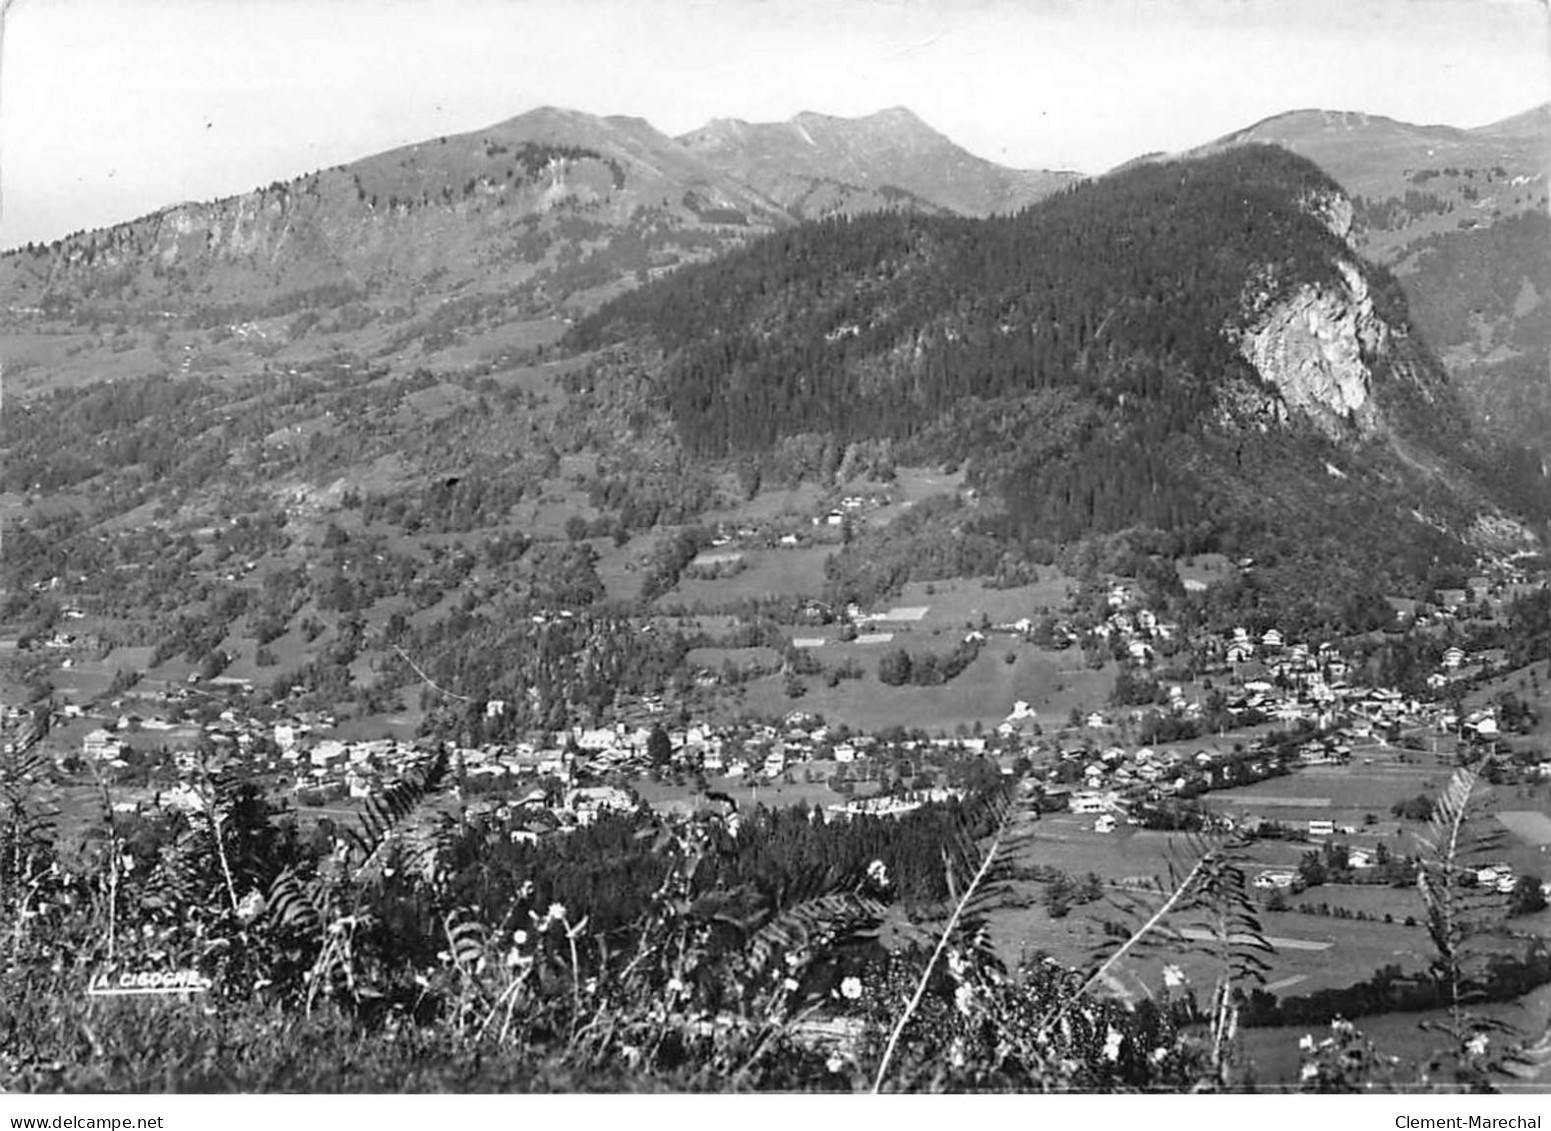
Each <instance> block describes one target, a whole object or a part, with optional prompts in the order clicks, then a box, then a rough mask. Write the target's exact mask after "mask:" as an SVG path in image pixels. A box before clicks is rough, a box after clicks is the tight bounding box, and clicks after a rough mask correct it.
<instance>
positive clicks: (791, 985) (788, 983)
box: [781, 978, 797, 994]
mask: <svg viewBox="0 0 1551 1131" xmlns="http://www.w3.org/2000/svg"><path fill="white" fill-rule="evenodd" d="M781 988H782V989H783V990H785V991H786V992H787V993H789V994H790V993H796V992H797V979H796V978H787V979H785V980H784V981H782V983H781Z"/></svg>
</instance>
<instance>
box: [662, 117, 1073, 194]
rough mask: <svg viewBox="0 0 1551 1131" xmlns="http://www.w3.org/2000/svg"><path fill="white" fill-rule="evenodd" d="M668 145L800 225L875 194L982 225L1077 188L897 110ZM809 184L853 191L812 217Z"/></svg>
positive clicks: (706, 135) (715, 129) (756, 125)
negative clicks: (990, 156)
mask: <svg viewBox="0 0 1551 1131" xmlns="http://www.w3.org/2000/svg"><path fill="white" fill-rule="evenodd" d="M678 140H679V141H680V142H682V143H683V144H684V145H685V146H686V147H687V148H689V149H691V150H693V151H694V152H696V153H699V154H700V155H701V156H703V157H704V158H705V159H706V160H707V161H709V162H711V163H712V164H714V165H715V166H716V167H718V168H719V169H722V170H723V171H725V172H727V173H729V174H730V175H732V176H735V177H737V178H739V179H740V180H743V181H745V182H746V183H748V184H750V185H753V186H754V187H755V188H757V189H759V190H760V191H762V192H764V193H766V194H767V195H769V196H771V197H772V198H773V199H776V200H779V201H782V202H783V203H786V204H787V205H788V206H789V207H793V209H794V212H796V214H798V215H799V216H802V217H803V218H808V219H811V218H814V217H816V216H818V215H825V214H828V213H830V212H837V211H839V212H847V211H852V212H854V211H863V210H870V209H869V194H870V193H875V192H877V191H879V190H885V189H896V190H903V191H904V192H906V193H909V194H911V195H912V196H914V197H917V198H919V199H921V200H924V201H926V202H928V203H930V204H932V205H934V206H936V207H938V208H942V209H946V210H948V211H951V212H956V213H959V214H961V215H970V216H985V215H990V214H992V213H995V212H1012V211H1016V210H1017V209H1019V208H1021V207H1024V206H1025V205H1027V204H1031V203H1033V202H1034V201H1035V200H1039V199H1042V198H1043V197H1045V196H1048V195H1049V194H1050V193H1052V192H1055V191H1058V190H1059V189H1061V188H1063V187H1065V186H1066V185H1068V184H1070V183H1072V182H1073V181H1075V180H1077V179H1079V176H1078V175H1077V174H1074V173H1069V172H1064V171H1051V170H1042V169H1032V170H1030V169H1010V168H1008V167H1006V166H1002V165H998V164H996V163H995V162H991V161H987V160H985V159H984V158H981V157H976V156H975V155H974V154H972V153H970V152H969V151H968V150H966V149H964V148H963V147H962V146H959V145H957V144H956V143H954V142H953V141H952V140H951V139H949V138H948V137H947V136H945V135H944V134H942V133H940V132H939V131H937V130H935V129H933V128H932V127H931V126H929V125H927V123H926V122H924V121H923V120H922V119H921V118H920V116H919V115H917V114H916V113H914V112H913V111H911V110H910V109H908V108H906V107H903V106H892V107H888V108H885V109H883V110H878V111H876V112H874V113H872V114H868V115H864V116H862V117H856V118H845V117H839V116H836V115H831V114H821V113H817V112H815V111H809V110H805V111H802V112H801V113H798V114H796V115H794V116H793V117H791V118H788V119H787V120H786V121H784V122H750V121H746V120H744V119H740V118H715V119H712V120H711V121H710V122H708V123H707V124H706V125H704V126H702V127H700V128H699V129H697V130H692V131H690V132H689V133H686V134H682V135H680V136H679V139H678ZM814 182H827V183H830V184H839V185H844V186H854V187H853V188H852V189H851V190H850V193H842V194H839V196H840V198H839V199H838V200H829V201H828V202H827V204H826V207H825V208H814V207H812V206H810V205H809V204H808V203H807V201H806V199H805V197H806V194H807V193H808V192H809V191H810V186H811V185H812V184H813V183H814ZM851 195H855V196H857V197H859V198H860V201H856V200H852V199H850V196H851Z"/></svg>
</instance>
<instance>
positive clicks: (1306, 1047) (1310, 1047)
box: [1298, 1033, 1314, 1052]
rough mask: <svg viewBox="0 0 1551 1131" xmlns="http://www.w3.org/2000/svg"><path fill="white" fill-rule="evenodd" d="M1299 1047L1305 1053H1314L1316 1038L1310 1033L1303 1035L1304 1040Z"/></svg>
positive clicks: (1299, 1043)
mask: <svg viewBox="0 0 1551 1131" xmlns="http://www.w3.org/2000/svg"><path fill="white" fill-rule="evenodd" d="M1298 1047H1299V1048H1300V1049H1302V1050H1303V1051H1304V1052H1313V1051H1314V1037H1313V1035H1312V1034H1310V1033H1305V1034H1303V1039H1302V1040H1300V1041H1299V1042H1298Z"/></svg>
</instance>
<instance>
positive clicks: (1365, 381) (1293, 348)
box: [1239, 260, 1390, 438]
mask: <svg viewBox="0 0 1551 1131" xmlns="http://www.w3.org/2000/svg"><path fill="white" fill-rule="evenodd" d="M1337 267H1338V268H1339V269H1340V273H1341V278H1342V285H1340V286H1338V287H1335V288H1327V287H1322V286H1317V285H1314V284H1304V285H1303V286H1301V287H1299V288H1298V289H1297V290H1296V291H1294V292H1293V293H1292V295H1290V296H1288V297H1286V298H1283V299H1280V300H1279V301H1276V302H1273V303H1270V304H1269V305H1268V306H1267V307H1266V309H1264V310H1263V311H1262V312H1260V314H1259V316H1258V317H1257V319H1256V320H1255V322H1254V323H1253V324H1252V325H1251V328H1250V329H1249V330H1248V331H1247V332H1245V333H1243V334H1242V335H1241V336H1240V338H1239V351H1240V353H1242V354H1243V356H1244V358H1245V360H1246V361H1248V362H1249V363H1250V365H1252V366H1253V367H1254V369H1255V372H1256V373H1257V374H1259V375H1260V378H1261V380H1263V381H1265V382H1266V383H1267V384H1268V385H1271V386H1273V387H1274V388H1275V389H1276V390H1277V391H1278V392H1279V393H1280V394H1281V399H1282V402H1283V403H1284V404H1285V405H1286V406H1287V408H1288V409H1290V410H1293V411H1295V412H1298V413H1301V414H1302V415H1303V416H1304V417H1306V418H1307V419H1308V420H1309V421H1311V422H1312V423H1313V424H1314V425H1315V426H1316V427H1317V428H1319V429H1320V430H1321V431H1322V432H1324V433H1325V434H1326V435H1328V436H1330V437H1332V438H1340V437H1343V436H1350V435H1354V434H1355V435H1357V436H1361V437H1368V436H1371V435H1373V434H1374V433H1375V432H1377V431H1378V430H1379V429H1380V427H1381V424H1382V414H1381V413H1380V411H1379V406H1378V402H1377V400H1376V398H1375V396H1374V389H1373V372H1372V370H1371V369H1370V368H1369V363H1368V360H1367V359H1368V358H1371V357H1374V356H1375V355H1377V354H1379V353H1380V352H1382V351H1383V349H1384V347H1385V345H1386V343H1387V342H1388V340H1389V336H1390V331H1389V327H1388V326H1387V325H1386V324H1385V323H1384V322H1383V321H1382V320H1381V319H1380V318H1379V317H1378V315H1377V314H1375V313H1374V309H1373V299H1372V296H1371V295H1370V294H1369V291H1368V283H1367V280H1366V279H1364V278H1363V275H1362V272H1361V270H1359V269H1358V268H1357V266H1356V265H1355V264H1352V263H1349V262H1347V261H1345V260H1341V261H1338V263H1337Z"/></svg>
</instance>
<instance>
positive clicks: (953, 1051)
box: [948, 986, 966, 1068]
mask: <svg viewBox="0 0 1551 1131" xmlns="http://www.w3.org/2000/svg"><path fill="white" fill-rule="evenodd" d="M959 988H960V989H963V987H962V986H960V987H959ZM948 1063H949V1064H951V1065H953V1067H954V1068H963V1067H964V1065H965V1063H966V1060H965V1056H964V1038H963V1037H954V1038H953V1043H952V1044H951V1045H949V1046H948Z"/></svg>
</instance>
